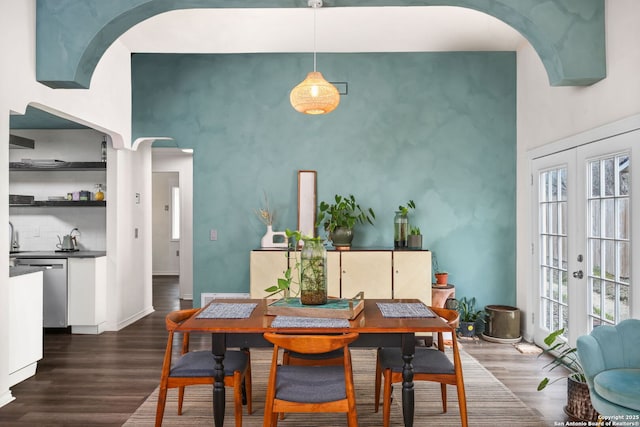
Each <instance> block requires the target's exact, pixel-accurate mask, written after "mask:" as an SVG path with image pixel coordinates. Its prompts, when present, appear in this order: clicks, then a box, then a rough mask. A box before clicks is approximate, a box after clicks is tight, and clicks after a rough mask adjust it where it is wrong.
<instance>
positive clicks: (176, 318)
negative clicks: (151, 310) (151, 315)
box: [164, 308, 198, 331]
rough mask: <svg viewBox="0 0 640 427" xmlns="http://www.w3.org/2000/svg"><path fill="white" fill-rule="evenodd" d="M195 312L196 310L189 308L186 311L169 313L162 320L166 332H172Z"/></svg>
mask: <svg viewBox="0 0 640 427" xmlns="http://www.w3.org/2000/svg"><path fill="white" fill-rule="evenodd" d="M197 311H198V309H197V308H190V309H187V310H175V311H172V312H170V313H169V314H167V316H166V317H165V318H164V322H165V326H166V328H167V331H174V330H175V329H176V328H177V327H178V326H180V324H181V323H182V322H184V321H185V320H187V319H188V318H190V317H191V316H193V315H194V314H195V313H196V312H197Z"/></svg>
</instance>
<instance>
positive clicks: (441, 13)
mask: <svg viewBox="0 0 640 427" xmlns="http://www.w3.org/2000/svg"><path fill="white" fill-rule="evenodd" d="M314 14H315V26H316V37H315V39H316V40H315V45H316V50H317V51H318V52H442V51H515V50H516V49H517V47H518V45H519V44H520V43H523V42H524V41H525V39H524V38H523V37H522V35H520V33H518V32H517V31H516V30H514V29H513V28H512V27H510V26H508V25H507V24H505V23H504V22H502V21H500V20H498V19H496V18H494V17H492V16H489V15H486V14H484V13H481V12H477V11H474V10H471V9H466V8H461V7H450V6H419V7H342V8H337V7H335V8H331V7H325V8H320V9H316V10H315V11H314V10H313V9H311V8H309V9H305V8H292V9H273V8H272V9H189V10H176V11H172V12H167V13H163V14H160V15H157V16H154V17H152V18H150V19H148V20H146V21H144V22H141V23H140V24H138V25H136V26H134V27H133V28H131V29H130V30H129V31H127V32H126V33H125V34H123V35H122V36H121V37H120V39H119V41H120V42H121V43H123V44H124V45H125V46H126V47H128V48H129V50H130V51H131V52H138V53H142V52H144V53H256V52H312V51H313V50H314ZM318 60H319V61H321V57H320V58H319V59H318ZM10 127H11V128H12V129H82V128H84V126H82V125H79V124H77V123H73V122H70V121H68V120H65V119H62V118H58V117H56V116H54V115H51V114H49V113H46V112H44V111H41V110H38V109H36V108H33V107H29V108H27V112H26V114H25V115H23V116H16V115H14V116H11V120H10Z"/></svg>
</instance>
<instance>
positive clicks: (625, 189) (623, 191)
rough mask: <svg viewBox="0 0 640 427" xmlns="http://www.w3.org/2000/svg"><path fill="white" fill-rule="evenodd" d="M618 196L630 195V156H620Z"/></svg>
mask: <svg viewBox="0 0 640 427" xmlns="http://www.w3.org/2000/svg"><path fill="white" fill-rule="evenodd" d="M618 176H619V178H618V179H619V183H618V188H619V192H618V195H620V196H627V195H629V156H618Z"/></svg>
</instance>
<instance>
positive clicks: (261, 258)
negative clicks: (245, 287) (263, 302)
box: [249, 251, 295, 298]
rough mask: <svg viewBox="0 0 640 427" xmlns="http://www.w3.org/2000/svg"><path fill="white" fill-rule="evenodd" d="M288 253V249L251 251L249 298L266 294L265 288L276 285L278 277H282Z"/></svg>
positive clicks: (262, 296)
mask: <svg viewBox="0 0 640 427" xmlns="http://www.w3.org/2000/svg"><path fill="white" fill-rule="evenodd" d="M288 254H289V252H288V251H251V255H250V261H249V262H250V264H249V276H250V279H249V280H250V287H251V289H250V292H251V298H264V297H266V296H268V295H269V293H268V292H265V289H266V288H268V287H270V286H274V285H277V284H278V279H279V278H284V273H285V271H287V268H288ZM291 261H292V263H293V262H294V261H293V260H291ZM292 269H293V265H292ZM294 273H295V272H294Z"/></svg>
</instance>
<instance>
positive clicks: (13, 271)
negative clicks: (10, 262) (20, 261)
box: [9, 265, 45, 277]
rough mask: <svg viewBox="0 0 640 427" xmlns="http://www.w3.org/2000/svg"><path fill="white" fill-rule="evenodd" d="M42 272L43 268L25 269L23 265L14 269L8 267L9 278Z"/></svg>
mask: <svg viewBox="0 0 640 427" xmlns="http://www.w3.org/2000/svg"><path fill="white" fill-rule="evenodd" d="M44 270H45V268H44V267H27V266H24V265H17V266H15V267H9V277H16V276H22V275H25V274H31V273H37V272H38V271H44Z"/></svg>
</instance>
